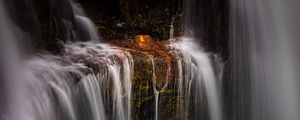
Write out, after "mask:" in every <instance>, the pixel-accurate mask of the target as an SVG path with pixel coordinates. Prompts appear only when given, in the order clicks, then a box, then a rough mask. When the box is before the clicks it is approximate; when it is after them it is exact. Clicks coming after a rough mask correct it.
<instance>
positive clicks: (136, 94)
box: [65, 35, 193, 120]
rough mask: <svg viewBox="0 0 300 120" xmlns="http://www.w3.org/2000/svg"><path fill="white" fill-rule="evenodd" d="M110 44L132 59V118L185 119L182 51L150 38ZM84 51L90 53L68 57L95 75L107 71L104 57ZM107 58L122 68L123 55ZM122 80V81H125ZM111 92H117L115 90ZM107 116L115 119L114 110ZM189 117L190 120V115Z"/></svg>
mask: <svg viewBox="0 0 300 120" xmlns="http://www.w3.org/2000/svg"><path fill="white" fill-rule="evenodd" d="M110 44H111V45H113V46H114V47H113V48H114V49H116V50H120V51H122V52H123V53H124V52H125V53H126V52H128V53H129V54H130V55H131V58H132V63H133V70H132V71H131V72H132V74H133V76H132V79H131V81H130V82H131V86H132V87H131V98H130V107H131V118H132V119H134V120H141V119H142V120H151V119H153V118H155V116H156V115H157V117H158V118H160V119H165V120H175V119H180V118H182V117H183V116H186V114H185V112H187V111H184V112H183V113H178V111H179V109H178V105H179V104H180V103H179V101H183V99H185V98H184V96H180V95H178V94H179V91H178V77H179V76H178V74H177V73H178V72H179V68H178V63H177V60H179V59H181V56H182V55H181V53H180V52H174V50H170V49H169V48H167V47H166V45H165V44H163V43H161V42H157V40H154V39H153V38H151V37H150V36H149V35H138V36H136V37H135V39H128V40H124V41H111V43H110ZM79 47H82V48H84V47H85V45H84V44H82V45H79ZM99 47H100V46H99ZM103 47H105V46H103ZM99 49H102V48H99ZM85 52H88V53H89V54H81V52H80V51H79V52H78V54H70V53H68V52H66V53H65V54H66V56H70V57H71V59H72V60H73V61H74V62H78V63H84V64H85V65H86V66H88V67H89V68H91V69H92V70H93V71H94V73H101V72H103V70H104V69H106V65H105V64H107V63H104V62H103V60H101V59H102V57H103V55H104V56H105V54H99V53H97V51H94V50H88V49H86V51H85ZM108 59H113V61H114V62H113V64H120V65H122V62H123V58H122V57H120V56H115V55H111V56H110V57H108ZM121 70H122V69H121ZM120 80H121V81H122V79H120ZM122 82H128V81H122ZM123 84H126V83H123ZM109 86H113V85H109ZM110 90H112V91H114V90H115V88H114V89H110ZM112 91H110V92H112ZM125 95H126V94H124V96H125ZM156 95H157V96H156ZM109 96H110V95H109ZM189 97H191V96H189ZM191 99H192V98H191ZM105 104H106V105H107V106H109V105H112V104H114V103H110V102H106V103H105ZM191 104H193V103H191ZM182 107H184V106H182ZM181 110H184V108H182V109H181ZM107 113H108V115H107V118H108V119H113V116H114V115H112V113H113V112H112V111H111V109H108V110H107ZM187 117H188V118H191V116H187Z"/></svg>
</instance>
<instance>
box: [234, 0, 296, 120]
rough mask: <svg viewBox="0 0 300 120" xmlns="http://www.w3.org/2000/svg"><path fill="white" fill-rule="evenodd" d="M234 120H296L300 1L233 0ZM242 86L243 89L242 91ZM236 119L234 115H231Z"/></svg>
mask: <svg viewBox="0 0 300 120" xmlns="http://www.w3.org/2000/svg"><path fill="white" fill-rule="evenodd" d="M230 3H231V4H230V5H231V14H232V15H231V27H232V33H231V39H232V41H231V45H232V46H231V47H232V57H233V61H232V63H231V64H232V69H233V70H232V76H233V77H232V80H233V81H235V82H236V83H237V85H238V86H240V87H239V88H237V89H235V90H234V91H236V92H237V93H238V94H235V96H236V98H237V99H236V102H237V103H238V104H237V106H235V107H234V108H236V109H233V112H234V111H235V112H238V111H239V110H242V112H241V114H239V112H238V113H237V114H238V118H237V119H246V120H248V119H249V120H252V119H253V120H283V119H288V120H298V119H300V117H299V114H298V113H299V111H300V105H299V102H298V101H299V94H298V92H299V87H297V86H298V85H299V82H298V81H297V78H298V77H299V75H297V74H298V72H297V71H296V69H297V68H296V67H295V65H297V62H295V61H297V60H299V54H298V53H295V52H294V51H295V50H297V48H298V47H295V45H294V44H299V42H298V39H299V34H298V33H296V32H295V31H298V30H299V23H298V22H296V21H297V20H299V19H300V16H299V13H298V12H296V11H299V7H297V6H296V5H299V4H300V3H299V1H294V0H286V1H282V0H273V1H271V0H254V1H247V0H231V1H230ZM242 86H244V87H242ZM232 115H234V114H232Z"/></svg>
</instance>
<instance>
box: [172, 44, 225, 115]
mask: <svg viewBox="0 0 300 120" xmlns="http://www.w3.org/2000/svg"><path fill="white" fill-rule="evenodd" d="M170 46H171V48H175V49H177V50H180V52H181V53H182V54H183V60H184V61H183V62H184V66H183V64H182V61H180V60H179V61H178V69H179V76H180V77H178V92H179V95H180V96H186V98H187V99H186V100H185V102H190V101H191V100H190V99H189V97H190V96H194V97H195V98H194V100H195V101H193V103H197V102H200V103H201V102H204V101H202V100H204V98H203V95H202V92H200V91H203V90H204V91H205V93H206V96H207V102H208V110H209V119H211V120H222V119H223V117H222V114H223V113H222V103H221V101H222V100H221V91H220V83H218V79H217V77H216V75H215V73H214V70H213V67H212V63H211V61H210V58H209V56H208V55H207V54H206V53H204V52H202V50H201V49H200V48H199V47H198V46H197V45H196V44H195V43H194V40H193V38H182V40H181V41H179V42H176V43H173V44H171V45H170ZM183 68H186V69H184V72H183V71H181V70H182V69H183ZM183 76H184V77H183ZM183 80H184V81H183ZM183 82H184V83H183ZM192 84H194V86H193V85H192ZM191 87H194V88H193V90H195V91H194V92H193V94H191V89H192V88H191ZM183 93H185V94H186V95H183ZM178 104H179V106H182V105H181V104H182V103H180V102H179V103H178ZM187 105H188V104H187ZM194 105H196V106H198V105H199V106H200V104H194ZM187 108H189V106H188V107H187ZM198 112H201V111H197V110H196V111H195V113H194V114H195V115H196V117H195V119H200V118H198V117H197V115H199V114H198ZM200 117H201V116H200Z"/></svg>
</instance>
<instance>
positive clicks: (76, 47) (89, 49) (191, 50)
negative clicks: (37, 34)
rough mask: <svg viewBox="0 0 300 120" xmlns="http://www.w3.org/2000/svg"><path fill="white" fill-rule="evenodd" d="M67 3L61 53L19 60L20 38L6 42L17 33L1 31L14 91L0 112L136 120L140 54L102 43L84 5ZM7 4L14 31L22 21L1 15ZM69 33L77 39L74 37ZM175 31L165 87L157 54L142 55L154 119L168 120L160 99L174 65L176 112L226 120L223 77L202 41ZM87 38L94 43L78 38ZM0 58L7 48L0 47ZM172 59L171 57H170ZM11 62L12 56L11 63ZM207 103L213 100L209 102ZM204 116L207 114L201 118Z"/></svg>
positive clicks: (35, 117)
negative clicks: (147, 70)
mask: <svg viewBox="0 0 300 120" xmlns="http://www.w3.org/2000/svg"><path fill="white" fill-rule="evenodd" d="M69 2H70V1H69ZM70 4H71V6H72V7H73V13H74V15H73V16H74V17H75V18H74V19H75V25H73V24H69V23H72V22H70V21H67V20H56V22H57V21H63V22H64V23H66V24H64V25H66V26H64V28H68V33H66V34H68V35H69V38H67V39H68V40H67V42H66V43H65V44H64V45H63V48H64V49H63V52H62V55H49V54H42V53H40V55H38V56H31V57H28V58H19V57H20V55H19V54H18V52H17V46H15V45H16V43H14V42H11V41H9V40H13V39H14V38H13V36H14V34H17V33H16V32H14V31H13V30H9V29H6V30H2V28H1V29H0V30H1V31H0V32H1V35H2V34H3V35H7V36H1V47H2V45H3V49H5V50H1V51H10V54H5V58H6V59H7V60H6V59H5V60H4V59H3V60H2V58H1V66H0V67H1V68H4V69H5V70H3V71H6V72H7V73H9V74H6V73H5V74H6V76H5V77H4V78H5V80H4V81H5V82H8V81H9V83H7V84H8V86H9V87H11V88H9V89H8V91H12V92H9V93H7V94H10V95H11V96H9V97H8V100H7V102H8V103H7V106H5V107H7V108H6V109H8V110H4V111H5V112H4V113H2V110H1V111H0V112H1V114H0V115H1V116H3V118H4V119H5V120H21V119H22V120H41V119H42V120H107V119H109V120H130V119H138V118H137V117H136V116H135V114H136V113H133V111H134V108H136V105H135V104H134V103H133V101H134V100H133V99H135V97H136V96H137V95H135V94H133V93H135V92H136V91H135V92H133V91H132V90H133V85H134V84H133V83H134V81H133V80H134V78H135V77H134V73H135V72H136V71H134V70H135V69H134V68H135V61H134V55H135V54H132V53H131V51H130V50H127V49H125V48H120V47H115V46H113V45H109V44H104V43H97V40H99V37H98V33H97V31H96V28H95V26H94V25H93V23H92V22H91V20H89V19H88V18H87V17H85V14H84V11H83V10H82V9H81V7H80V5H79V4H77V3H73V2H72V1H71V2H70ZM0 5H2V4H0ZM2 8H3V7H2V6H0V13H1V14H0V15H1V16H0V23H1V25H2V24H3V25H5V24H6V26H5V28H14V27H16V29H17V26H14V25H11V24H7V23H9V22H8V21H9V20H7V19H8V18H9V17H8V16H6V15H5V14H2V12H4V11H2V10H1V9H2ZM189 15H190V14H189ZM190 17H191V16H190ZM172 21H173V22H174V20H172ZM173 24H174V23H172V24H171V27H173ZM189 27H191V26H189ZM193 29H195V28H193ZM193 29H190V30H191V31H192V30H193ZM5 31H6V32H7V33H9V34H6V32H5ZM10 34H12V35H10ZM20 34H21V33H20ZM72 36H73V37H74V36H75V38H76V39H75V40H78V41H76V42H75V43H72V42H71V37H72ZM170 37H171V39H173V40H172V41H171V42H172V43H171V44H170V45H167V47H168V48H170V49H168V52H170V53H174V55H175V56H176V65H177V66H176V67H175V68H171V63H167V64H168V65H166V66H167V68H165V69H167V70H166V75H165V76H166V77H165V79H166V80H165V81H166V82H165V83H164V84H163V87H162V88H159V87H157V84H158V83H159V82H160V81H159V80H158V79H159V77H160V76H161V75H159V73H158V72H157V71H160V70H159V69H157V65H159V64H161V63H159V62H158V63H156V61H155V60H156V59H154V58H153V57H154V56H153V55H148V54H147V53H143V54H145V55H146V56H147V59H146V60H145V61H147V60H148V58H149V59H150V61H151V66H152V68H151V73H152V75H150V76H151V77H152V78H151V80H152V81H151V82H152V83H153V84H152V85H149V86H152V89H150V90H151V92H149V93H150V94H152V96H151V97H152V98H153V106H154V110H153V112H154V113H153V118H152V119H155V120H159V119H163V118H162V117H161V116H163V115H162V114H161V108H163V104H162V103H161V102H162V101H163V99H165V96H164V94H165V93H164V92H166V91H165V90H167V88H168V87H173V86H171V85H172V82H169V81H168V80H169V79H173V78H172V77H170V76H172V75H171V71H177V72H178V73H176V75H174V76H177V77H176V78H174V79H175V80H174V81H176V82H175V85H174V86H176V87H177V88H176V87H174V88H175V94H176V95H178V96H176V95H175V97H177V98H178V99H176V100H175V102H176V103H175V104H174V105H175V106H174V107H176V113H177V114H178V115H176V116H177V118H178V119H186V120H187V119H211V120H222V119H223V118H222V114H223V113H222V107H221V106H222V103H221V98H220V95H221V94H220V90H219V89H220V83H219V82H218V80H217V79H218V78H219V77H217V76H216V74H215V73H214V69H213V66H212V64H213V63H212V62H211V61H210V56H209V54H206V53H205V52H203V51H202V50H201V49H200V48H199V47H197V45H196V44H195V42H194V40H193V39H194V38H190V37H182V38H179V39H180V40H179V41H176V38H173V37H174V28H172V29H171V30H170ZM3 40H4V41H3ZM85 40H88V41H89V42H79V41H85ZM2 43H3V44H2ZM145 46H146V45H145ZM164 47H166V46H164ZM1 49H2V48H1ZM6 55H11V56H6ZM2 56H4V54H2V53H1V57H2ZM167 58H168V59H170V58H169V56H168V57H167ZM9 60H14V61H10V62H8V61H9ZM3 61H5V62H3ZM19 62H20V63H19ZM6 63H7V64H6ZM8 63H10V64H8ZM2 64H3V65H5V66H2ZM158 67H160V66H158ZM171 69H176V70H171ZM1 71H2V69H1ZM12 73H13V74H12ZM5 74H4V75H5ZM15 74H17V75H15ZM173 74H175V73H173ZM1 77H2V76H1ZM145 79H146V78H145ZM147 84H148V83H147ZM16 87H17V88H16ZM147 89H149V88H147ZM152 90H153V91H152ZM139 97H140V96H139ZM147 99H149V98H147ZM150 99H151V98H150ZM0 102H2V101H0ZM206 103H208V104H207V105H204V104H206ZM1 104H2V103H1ZM203 106H204V107H203ZM143 114H145V113H143ZM206 114H208V117H203V116H205V115H206ZM202 115H203V116H202ZM145 119H146V118H145ZM149 119H151V118H149Z"/></svg>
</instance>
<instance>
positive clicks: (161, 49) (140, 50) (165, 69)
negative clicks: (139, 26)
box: [111, 35, 175, 89]
mask: <svg viewBox="0 0 300 120" xmlns="http://www.w3.org/2000/svg"><path fill="white" fill-rule="evenodd" d="M111 44H113V45H116V46H118V47H119V48H118V49H122V50H124V51H128V52H130V53H131V54H132V56H133V58H134V59H135V62H136V60H144V61H151V59H152V60H153V62H154V69H155V70H152V67H150V68H147V69H148V71H155V75H156V76H155V78H156V79H155V80H153V81H152V82H153V83H154V84H155V86H156V87H157V88H158V89H160V88H162V87H163V86H164V85H165V84H167V83H169V82H170V81H171V80H172V77H173V76H172V74H171V72H173V71H174V70H172V69H174V68H173V66H174V65H173V64H174V62H172V60H173V59H174V57H175V56H174V55H173V54H172V53H171V52H170V51H169V50H168V49H167V48H166V47H165V45H164V44H162V43H160V42H157V41H156V40H154V39H153V38H151V37H150V36H149V35H138V36H136V37H135V39H134V40H132V39H127V40H124V41H113V42H111ZM146 63H147V64H149V65H151V66H152V63H151V62H146ZM135 67H139V68H138V69H141V68H143V66H139V65H137V66H136V65H135ZM152 77H153V76H152ZM145 79H148V80H149V78H145ZM150 80H152V79H150Z"/></svg>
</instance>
